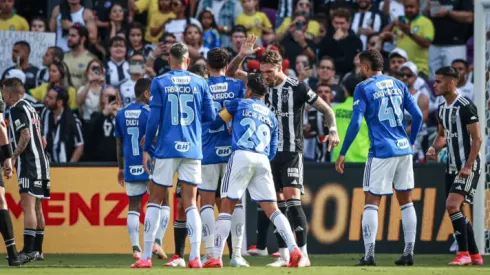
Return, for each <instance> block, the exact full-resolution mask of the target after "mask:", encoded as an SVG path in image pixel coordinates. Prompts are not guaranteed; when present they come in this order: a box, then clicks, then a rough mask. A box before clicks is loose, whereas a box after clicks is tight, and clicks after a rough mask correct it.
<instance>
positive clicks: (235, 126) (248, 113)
mask: <svg viewBox="0 0 490 275" xmlns="http://www.w3.org/2000/svg"><path fill="white" fill-rule="evenodd" d="M226 108H227V110H228V111H229V112H230V113H231V114H234V115H233V121H232V135H233V140H232V150H233V151H236V150H245V151H250V152H255V153H260V154H264V155H266V156H270V154H275V151H276V150H277V134H278V133H277V131H278V130H277V118H276V116H275V115H274V114H273V113H272V112H271V111H270V109H269V108H267V106H266V105H265V104H264V103H263V102H262V101H261V100H259V99H257V98H249V99H238V100H233V101H231V102H230V103H228V104H226Z"/></svg>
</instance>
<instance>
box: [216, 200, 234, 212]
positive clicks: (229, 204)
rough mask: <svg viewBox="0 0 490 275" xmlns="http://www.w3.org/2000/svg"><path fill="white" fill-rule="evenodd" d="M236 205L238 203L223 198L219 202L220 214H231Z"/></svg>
mask: <svg viewBox="0 0 490 275" xmlns="http://www.w3.org/2000/svg"><path fill="white" fill-rule="evenodd" d="M237 203H238V201H235V200H230V199H228V198H223V199H222V200H221V207H220V208H221V209H220V213H227V214H231V213H233V210H234V209H235V205H236V204H237Z"/></svg>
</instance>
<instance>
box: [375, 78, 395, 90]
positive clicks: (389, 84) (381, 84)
mask: <svg viewBox="0 0 490 275" xmlns="http://www.w3.org/2000/svg"><path fill="white" fill-rule="evenodd" d="M376 86H377V87H378V88H380V89H388V88H393V87H394V86H395V85H394V83H393V80H392V79H386V80H382V81H378V82H376Z"/></svg>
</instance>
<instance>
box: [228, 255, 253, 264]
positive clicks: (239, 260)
mask: <svg viewBox="0 0 490 275" xmlns="http://www.w3.org/2000/svg"><path fill="white" fill-rule="evenodd" d="M230 266H232V267H250V265H249V264H248V262H247V260H245V259H244V258H243V257H242V256H237V257H232V258H231V260H230Z"/></svg>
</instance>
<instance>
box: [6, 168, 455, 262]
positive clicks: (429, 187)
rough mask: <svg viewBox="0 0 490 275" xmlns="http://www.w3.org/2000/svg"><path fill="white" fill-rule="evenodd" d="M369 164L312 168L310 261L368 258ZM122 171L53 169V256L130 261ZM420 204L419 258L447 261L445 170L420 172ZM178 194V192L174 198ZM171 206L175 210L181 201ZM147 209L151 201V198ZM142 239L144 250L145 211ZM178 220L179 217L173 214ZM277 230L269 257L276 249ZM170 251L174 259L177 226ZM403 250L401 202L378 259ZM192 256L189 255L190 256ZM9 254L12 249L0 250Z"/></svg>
mask: <svg viewBox="0 0 490 275" xmlns="http://www.w3.org/2000/svg"><path fill="white" fill-rule="evenodd" d="M363 169H364V165H363V164H348V165H346V172H345V174H344V175H340V174H338V173H337V172H335V168H334V166H333V164H316V163H305V168H304V175H305V178H304V183H305V187H306V188H305V191H306V192H305V195H304V197H303V206H304V209H305V212H306V215H307V218H308V230H309V237H308V250H309V251H310V253H356V252H362V251H363V245H362V232H361V218H362V211H363V204H364V194H363V191H362V179H363ZM14 178H15V176H14ZM14 178H13V179H10V180H6V190H7V193H6V198H7V203H8V205H9V209H10V213H11V217H12V220H13V224H14V230H15V237H16V243H17V246H18V247H19V249H21V248H22V242H23V240H22V239H23V235H22V234H23V214H22V209H21V206H20V201H19V193H18V186H17V183H16V179H14ZM116 179H117V168H116V167H108V166H106V167H101V166H84V167H77V166H74V167H73V166H72V167H52V168H51V199H50V200H45V201H43V210H44V214H45V218H46V229H45V238H44V251H45V252H46V253H128V252H131V244H130V240H129V236H128V233H127V229H126V213H127V207H128V199H127V196H126V193H125V189H124V188H123V187H122V186H120V185H119V184H118V183H117V180H116ZM415 184H416V188H415V189H414V190H413V200H414V205H415V210H416V212H417V217H418V225H417V241H416V245H415V250H416V251H417V253H445V252H447V251H448V248H449V245H450V242H451V241H452V237H451V234H452V226H451V221H450V219H449V217H448V215H447V214H446V212H445V210H444V203H445V195H444V166H443V165H440V164H430V165H416V166H415ZM172 191H173V190H172ZM170 200H171V201H170V205H174V202H173V196H171V198H170ZM145 201H146V196H145ZM142 210H143V211H142V215H141V216H140V221H141V230H140V233H141V239H140V242H141V244H143V241H142V240H143V238H142V235H143V220H144V209H142ZM246 211H247V223H246V229H247V230H246V233H247V242H248V244H252V243H254V242H255V238H256V236H255V234H256V233H255V232H256V227H255V226H256V206H255V204H254V203H251V202H249V201H248V202H247V204H246ZM172 213H173V214H172V219H171V220H174V218H175V212H173V211H172ZM275 243H276V241H275V237H274V236H273V235H272V229H271V232H270V233H269V243H268V246H269V251H274V250H273V249H275V248H276V245H275ZM164 246H165V250H166V251H167V252H173V250H174V244H173V225H172V223H171V224H170V225H169V228H168V230H167V233H166V236H165V239H164ZM402 248H403V231H402V228H401V212H400V209H399V205H398V203H397V201H396V198H395V196H391V197H386V198H384V199H383V200H382V203H381V205H380V208H379V231H378V235H377V244H376V250H377V252H386V253H399V252H401V251H402ZM187 250H188V248H187ZM0 251H1V252H4V247H3V246H1V247H0Z"/></svg>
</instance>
